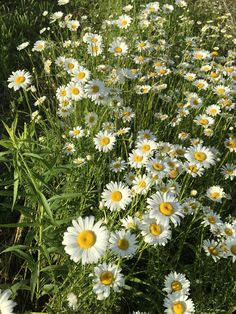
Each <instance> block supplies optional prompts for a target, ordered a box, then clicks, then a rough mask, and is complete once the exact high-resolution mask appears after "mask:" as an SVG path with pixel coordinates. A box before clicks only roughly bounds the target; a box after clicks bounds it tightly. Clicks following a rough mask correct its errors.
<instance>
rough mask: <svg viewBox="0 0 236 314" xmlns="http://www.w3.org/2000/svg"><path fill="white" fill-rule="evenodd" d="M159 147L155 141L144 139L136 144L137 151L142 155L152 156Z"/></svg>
mask: <svg viewBox="0 0 236 314" xmlns="http://www.w3.org/2000/svg"><path fill="white" fill-rule="evenodd" d="M156 147H157V145H156V142H154V141H153V140H147V139H144V140H142V141H139V142H137V143H136V149H137V150H138V151H140V153H141V154H143V155H146V156H149V155H151V154H152V152H153V150H155V149H156Z"/></svg>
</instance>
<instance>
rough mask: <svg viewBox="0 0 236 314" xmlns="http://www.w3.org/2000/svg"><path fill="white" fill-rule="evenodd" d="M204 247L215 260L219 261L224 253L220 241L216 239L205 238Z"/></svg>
mask: <svg viewBox="0 0 236 314" xmlns="http://www.w3.org/2000/svg"><path fill="white" fill-rule="evenodd" d="M203 249H204V251H205V252H206V254H207V256H211V257H212V258H213V260H214V261H215V262H217V260H219V259H220V258H221V257H222V255H223V251H222V248H221V247H220V245H219V243H217V242H216V241H214V240H204V241H203Z"/></svg>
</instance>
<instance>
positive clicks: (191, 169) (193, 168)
mask: <svg viewBox="0 0 236 314" xmlns="http://www.w3.org/2000/svg"><path fill="white" fill-rule="evenodd" d="M188 169H189V170H190V171H191V172H193V173H196V172H198V167H197V166H196V165H192V166H189V167H188Z"/></svg>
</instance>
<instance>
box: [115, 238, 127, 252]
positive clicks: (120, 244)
mask: <svg viewBox="0 0 236 314" xmlns="http://www.w3.org/2000/svg"><path fill="white" fill-rule="evenodd" d="M117 246H118V248H119V249H120V250H123V251H127V250H128V248H129V241H128V240H126V239H119V240H118V242H117Z"/></svg>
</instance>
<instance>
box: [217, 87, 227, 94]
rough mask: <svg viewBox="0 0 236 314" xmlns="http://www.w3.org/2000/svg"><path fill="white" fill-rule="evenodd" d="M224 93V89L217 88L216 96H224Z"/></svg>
mask: <svg viewBox="0 0 236 314" xmlns="http://www.w3.org/2000/svg"><path fill="white" fill-rule="evenodd" d="M224 92H225V89H224V88H223V87H219V88H217V93H218V94H220V95H222V94H224Z"/></svg>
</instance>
